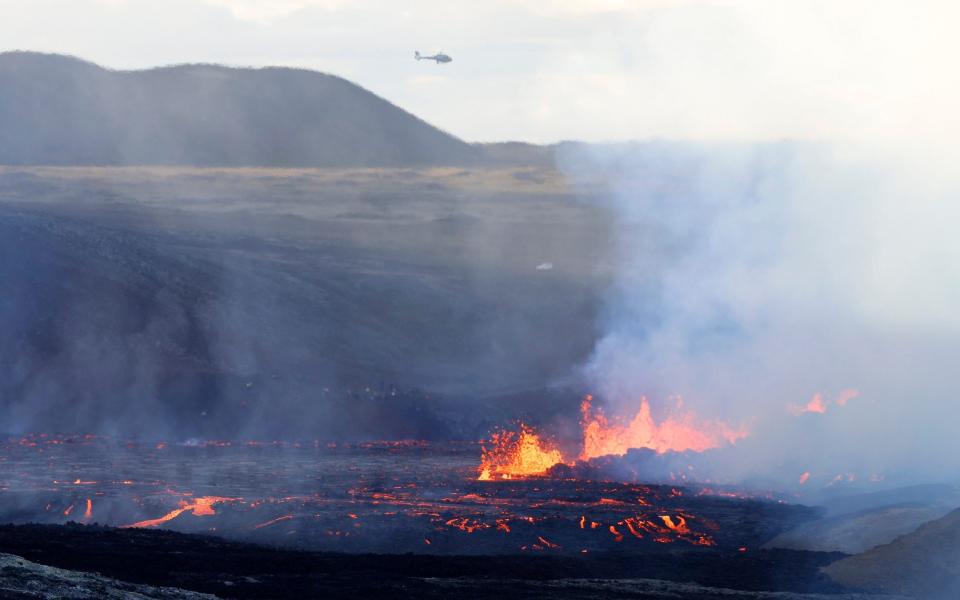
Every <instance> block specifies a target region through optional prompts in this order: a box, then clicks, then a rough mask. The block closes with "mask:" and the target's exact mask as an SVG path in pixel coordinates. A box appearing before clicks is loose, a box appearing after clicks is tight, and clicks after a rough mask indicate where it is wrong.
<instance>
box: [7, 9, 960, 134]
mask: <svg viewBox="0 0 960 600" xmlns="http://www.w3.org/2000/svg"><path fill="white" fill-rule="evenodd" d="M0 15H2V19H0V39H2V40H3V42H2V44H3V46H4V47H5V49H21V50H37V51H46V52H58V53H66V54H72V55H76V56H80V57H82V58H85V59H88V60H91V61H94V62H97V63H99V64H102V65H104V66H107V67H111V68H117V69H135V68H143V67H151V66H158V65H167V64H175V63H184V62H216V63H225V64H229V65H237V66H267V65H284V66H297V67H306V68H310V69H317V70H320V71H324V72H329V73H333V74H337V75H340V76H343V77H345V78H347V79H350V80H351V81H354V82H355V83H358V84H360V85H362V86H364V87H365V88H367V89H369V90H371V91H373V92H375V93H377V94H379V95H381V96H384V97H385V98H387V99H388V100H390V101H392V102H394V103H396V104H398V105H399V106H401V107H403V108H405V109H407V110H409V111H410V112H413V113H414V114H416V115H418V116H420V117H422V118H424V119H425V120H427V121H429V122H431V123H433V124H435V125H437V126H439V127H441V128H443V129H445V130H447V131H450V132H451V133H454V134H455V135H458V136H460V137H462V138H465V139H467V140H470V141H501V140H524V141H531V142H538V143H544V142H555V141H559V140H564V139H580V140H586V141H619V140H627V139H649V138H668V139H698V140H703V139H707V140H737V141H742V140H746V141H756V140H770V139H781V138H793V139H816V140H823V139H831V140H832V139H852V140H856V141H864V140H866V141H868V142H874V141H879V142H888V141H891V140H895V141H896V142H897V143H899V142H900V141H902V140H904V139H906V138H909V139H910V140H913V141H916V140H920V139H922V140H924V142H923V143H924V144H927V143H929V141H930V140H949V139H954V138H955V137H956V134H958V133H960V131H958V129H960V126H958V125H957V124H956V123H955V121H957V120H956V119H950V118H949V116H950V115H951V114H952V112H953V107H954V106H956V105H957V103H958V101H960V74H958V73H960V70H957V69H955V68H954V65H953V64H952V63H953V62H954V60H955V57H956V56H960V36H955V35H953V33H954V32H953V31H952V29H953V27H954V24H955V23H957V22H958V21H960V19H958V17H960V5H957V4H956V3H953V2H949V1H945V0H944V1H940V0H912V1H907V0H903V1H892V0H828V1H823V0H802V1H800V0H797V1H787V0H510V1H508V0H485V1H483V2H480V1H473V2H467V1H449V0H406V1H403V2H398V1H393V0H391V1H377V0H162V1H160V0H0ZM414 50H420V51H421V52H424V53H427V52H430V53H432V52H435V51H438V50H442V51H444V52H446V53H448V54H450V55H451V56H453V58H454V62H453V63H451V64H447V65H436V64H434V63H432V62H417V61H415V60H414V59H413V52H414Z"/></svg>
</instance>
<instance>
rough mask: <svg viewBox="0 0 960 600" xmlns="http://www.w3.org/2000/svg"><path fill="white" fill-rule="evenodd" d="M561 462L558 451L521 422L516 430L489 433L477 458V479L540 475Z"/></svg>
mask: <svg viewBox="0 0 960 600" xmlns="http://www.w3.org/2000/svg"><path fill="white" fill-rule="evenodd" d="M561 462H563V455H562V454H561V453H560V450H557V449H556V448H554V447H552V446H551V445H549V444H548V443H547V442H545V441H544V440H542V439H541V438H540V436H539V435H537V434H536V433H534V431H533V430H532V429H530V428H529V427H527V426H526V425H524V424H522V423H521V424H520V431H519V432H514V431H503V432H498V433H494V434H493V435H491V436H490V442H489V445H487V444H485V445H484V446H483V450H482V454H481V458H480V474H479V477H478V479H479V480H480V481H489V480H491V479H512V478H515V477H529V476H531V475H544V474H546V472H547V471H548V470H549V469H550V467H552V466H554V465H556V464H559V463H561Z"/></svg>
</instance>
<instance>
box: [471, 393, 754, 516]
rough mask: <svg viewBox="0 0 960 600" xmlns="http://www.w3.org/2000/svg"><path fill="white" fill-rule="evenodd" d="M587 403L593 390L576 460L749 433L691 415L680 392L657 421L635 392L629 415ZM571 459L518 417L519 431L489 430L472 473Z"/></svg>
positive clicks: (530, 471)
mask: <svg viewBox="0 0 960 600" xmlns="http://www.w3.org/2000/svg"><path fill="white" fill-rule="evenodd" d="M592 403H593V396H586V397H585V398H584V400H583V402H582V403H581V405H580V411H581V423H580V424H581V427H582V435H583V446H582V450H581V452H580V456H579V457H578V458H579V459H580V460H590V459H591V458H597V457H599V456H609V455H617V456H623V455H624V454H626V453H627V451H628V450H630V449H631V448H649V449H651V450H654V451H656V452H658V453H661V454H663V453H665V452H670V451H673V452H683V451H687V450H692V451H695V452H703V451H705V450H709V449H711V448H719V447H720V446H723V445H725V444H735V443H736V442H737V441H738V440H740V439H742V438H744V437H746V436H747V435H749V433H748V432H747V430H746V429H745V428H742V427H741V428H739V429H734V428H733V427H731V426H730V425H728V424H726V423H724V422H722V421H703V420H699V419H697V417H696V415H695V414H694V413H693V412H691V411H687V410H684V408H683V401H682V399H680V398H677V400H676V409H675V410H674V412H673V413H672V414H670V415H668V416H667V418H666V419H665V420H663V421H661V422H660V423H657V422H656V421H655V420H654V418H653V415H652V412H651V409H650V403H649V402H648V401H647V399H646V398H641V400H640V408H639V410H638V411H637V413H636V414H635V415H634V416H633V417H632V418H631V419H630V420H629V421H624V420H620V419H616V420H608V419H607V417H606V416H604V415H603V413H602V412H601V411H599V410H594V409H593V407H592ZM572 462H573V461H572V460H568V459H565V458H564V456H563V454H562V453H561V451H560V450H559V449H558V448H556V447H555V446H553V445H552V444H549V443H547V442H546V441H544V440H543V439H542V438H541V437H540V435H539V434H538V433H536V432H535V431H534V430H533V429H531V428H530V427H528V426H526V425H524V424H522V423H521V424H520V430H519V431H502V432H497V433H494V434H492V435H491V436H490V441H489V442H488V443H485V444H484V446H483V450H482V454H481V460H480V468H479V475H478V477H477V479H479V480H480V481H491V480H494V479H515V478H518V477H529V476H537V475H545V474H546V473H547V471H549V470H550V468H551V467H553V466H554V465H558V464H561V463H566V464H571V463H572ZM601 502H602V501H601Z"/></svg>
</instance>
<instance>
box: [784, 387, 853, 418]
mask: <svg viewBox="0 0 960 600" xmlns="http://www.w3.org/2000/svg"><path fill="white" fill-rule="evenodd" d="M859 395H860V392H859V391H857V390H854V389H846V390H843V391H841V392H840V393H839V394H837V396H836V397H835V398H834V399H833V400H832V401H828V400H826V399H825V398H824V396H823V394H821V393H820V392H817V393H816V394H814V395H813V397H812V398H810V401H809V402H807V403H806V404H804V405H803V406H798V405H793V406H790V413H791V414H792V415H794V416H800V415H802V414H806V413H813V414H818V415H822V414H825V413H826V412H827V410H828V409H829V408H830V405H831V404H835V405H837V406H840V407H843V406H846V405H847V403H848V402H850V401H851V400H853V399H854V398H856V397H857V396H859Z"/></svg>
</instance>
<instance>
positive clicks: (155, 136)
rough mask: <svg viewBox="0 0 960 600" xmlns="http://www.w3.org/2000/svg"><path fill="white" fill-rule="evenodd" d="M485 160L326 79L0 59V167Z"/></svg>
mask: <svg viewBox="0 0 960 600" xmlns="http://www.w3.org/2000/svg"><path fill="white" fill-rule="evenodd" d="M482 153H483V150H482V149H481V148H480V147H476V146H471V145H470V144H467V143H466V142H463V141H462V140H459V139H457V138H456V137H454V136H452V135H450V134H448V133H445V132H443V131H440V130H439V129H437V128H435V127H433V126H431V125H429V124H427V123H425V122H424V121H422V120H420V119H418V118H417V117H415V116H413V115H411V114H410V113H408V112H406V111H404V110H402V109H400V108H398V107H397V106H395V105H393V104H391V103H390V102H387V101H386V100H384V99H383V98H380V97H378V96H376V95H375V94H372V93H371V92H369V91H367V90H365V89H363V88H361V87H359V86H357V85H355V84H353V83H350V82H349V81H346V80H345V79H342V78H340V77H336V76H333V75H327V74H323V73H318V72H315V71H307V70H302V69H288V68H263V69H235V68H228V67H223V66H216V65H200V64H197V65H179V66H170V67H162V68H155V69H149V70H144V71H113V70H108V69H104V68H101V67H99V66H97V65H95V64H92V63H89V62H85V61H82V60H79V59H76V58H72V57H68V56H60V55H49V54H37V53H32V52H9V53H3V54H0V164H6V165H40V164H42V165H192V166H250V165H256V166H262V167H278V166H283V167H300V166H312V167H319V166H351V167H371V166H378V167H380V166H414V165H440V164H468V163H471V162H475V161H476V160H477V159H478V157H479V156H481V154H482Z"/></svg>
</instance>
